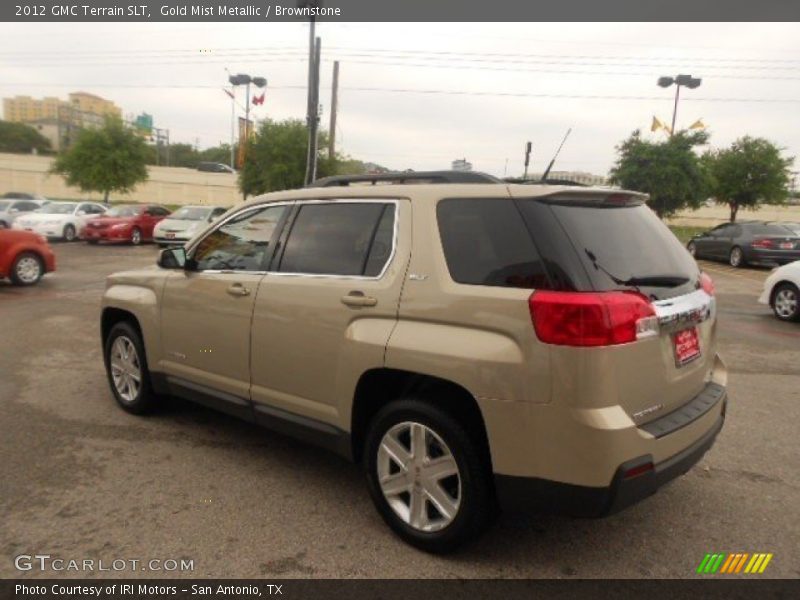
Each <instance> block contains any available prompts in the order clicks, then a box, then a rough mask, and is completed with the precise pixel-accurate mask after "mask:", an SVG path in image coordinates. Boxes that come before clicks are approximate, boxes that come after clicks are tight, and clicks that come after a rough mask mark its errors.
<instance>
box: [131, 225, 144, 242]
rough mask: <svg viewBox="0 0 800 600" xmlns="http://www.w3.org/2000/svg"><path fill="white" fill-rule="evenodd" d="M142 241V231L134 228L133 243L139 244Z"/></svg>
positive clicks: (132, 233)
mask: <svg viewBox="0 0 800 600" xmlns="http://www.w3.org/2000/svg"><path fill="white" fill-rule="evenodd" d="M141 241H142V232H141V231H139V230H138V229H134V230H133V231H132V232H131V243H132V244H133V245H138V244H139V243H140V242H141Z"/></svg>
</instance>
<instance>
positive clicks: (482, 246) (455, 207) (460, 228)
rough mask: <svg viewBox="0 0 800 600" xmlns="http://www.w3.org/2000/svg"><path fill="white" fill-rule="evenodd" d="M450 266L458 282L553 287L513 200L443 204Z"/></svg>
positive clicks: (444, 244)
mask: <svg viewBox="0 0 800 600" xmlns="http://www.w3.org/2000/svg"><path fill="white" fill-rule="evenodd" d="M436 213H437V217H438V221H439V233H440V235H441V238H442V247H443V248H444V255H445V259H446V260H447V268H448V269H449V270H450V276H451V277H452V278H453V280H454V281H457V282H458V283H468V284H474V285H491V286H501V287H519V288H538V289H542V288H549V287H550V282H549V279H548V277H547V275H546V272H545V268H544V265H543V264H542V261H541V258H540V257H539V253H538V252H537V250H536V247H535V246H534V243H533V240H532V239H531V235H530V233H529V231H528V228H527V227H526V226H525V223H524V222H523V220H522V217H521V215H520V213H519V211H518V210H517V208H516V206H515V205H514V202H513V200H510V199H508V200H506V199H492V200H489V199H485V200H484V199H469V200H456V199H453V200H443V201H441V202H439V205H438V207H437V210H436Z"/></svg>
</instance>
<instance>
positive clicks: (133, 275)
mask: <svg viewBox="0 0 800 600" xmlns="http://www.w3.org/2000/svg"><path fill="white" fill-rule="evenodd" d="M360 179H364V178H351V179H342V178H339V179H334V180H328V181H323V182H322V183H319V184H318V185H316V186H313V187H308V188H304V189H300V190H294V191H287V192H279V193H272V194H267V195H265V196H260V197H258V198H256V199H254V200H251V201H249V202H246V203H244V204H242V205H240V206H237V207H235V208H233V209H231V210H230V211H228V212H227V213H226V214H225V215H224V216H223V217H221V218H220V219H219V220H218V221H216V222H214V223H213V224H211V225H209V226H208V227H207V228H206V229H205V230H204V231H203V232H201V233H199V234H197V235H196V236H195V237H194V238H193V239H192V240H191V241H189V242H188V243H187V244H186V246H185V247H179V248H169V249H166V250H163V251H162V252H161V254H160V256H159V260H158V266H157V267H155V266H154V267H152V268H148V269H143V270H140V271H131V272H125V273H118V274H114V275H112V276H110V277H109V278H108V282H107V288H106V291H105V295H104V299H103V306H102V338H103V347H104V357H105V364H106V368H107V371H108V380H109V383H110V385H111V390H112V391H113V394H114V396H115V398H116V400H117V402H118V403H119V404H120V405H121V406H122V407H123V408H124V409H125V410H127V411H129V412H131V413H135V414H139V413H144V412H146V411H148V410H150V409H152V408H154V406H155V405H156V404H157V403H158V398H159V396H160V395H167V394H172V395H177V396H181V397H185V398H189V399H192V400H195V401H198V402H201V403H203V404H206V405H209V406H213V407H216V408H219V409H221V410H223V411H225V412H228V413H232V414H234V415H238V416H240V417H242V418H245V419H248V420H250V421H254V422H256V423H260V424H263V425H265V426H267V427H269V428H272V429H275V430H278V431H281V432H284V433H288V434H291V435H294V436H297V437H300V438H302V439H304V440H307V441H311V442H314V443H318V444H321V445H323V446H326V447H328V448H330V449H332V450H334V451H336V452H338V453H340V454H342V455H344V456H346V457H348V458H350V459H352V460H354V461H357V462H359V463H361V464H363V466H364V469H365V472H366V479H367V483H368V486H369V491H370V493H371V496H372V499H373V500H374V502H375V506H376V507H377V509H378V511H379V512H380V514H381V516H382V517H383V519H384V520H385V521H386V523H387V524H388V525H389V526H390V527H391V528H392V529H393V530H394V531H395V532H396V533H397V534H398V535H399V536H400V537H402V538H403V539H404V540H406V541H407V542H409V543H411V544H413V545H415V546H417V547H419V548H422V549H424V550H428V551H433V552H445V551H447V550H450V549H453V548H455V547H456V546H458V545H459V544H461V543H463V542H464V541H466V540H468V539H470V538H472V537H475V536H476V535H477V534H478V533H479V532H480V531H481V530H482V529H483V528H484V527H485V526H486V525H487V524H488V523H489V522H490V521H491V518H492V516H493V515H494V514H495V509H496V508H497V507H500V508H505V509H515V510H518V509H525V510H532V511H556V512H560V513H567V514H573V515H583V516H600V515H605V514H609V513H613V512H615V511H618V510H620V509H622V508H624V507H626V506H628V505H630V504H632V503H634V502H636V501H638V500H641V499H643V498H645V497H647V496H648V495H650V494H652V493H653V492H655V491H656V489H657V488H658V487H660V486H661V485H663V484H665V483H666V482H668V481H670V480H671V479H673V478H675V477H677V476H679V475H681V474H682V473H684V472H686V471H687V470H688V469H689V468H690V467H691V466H692V465H693V464H695V463H696V462H697V461H698V460H699V459H700V458H701V457H702V455H703V454H704V453H705V452H706V450H708V449H709V448H710V447H711V445H712V444H713V442H714V439H715V438H716V436H717V434H718V433H719V431H720V429H721V428H722V425H723V421H724V417H725V407H726V402H727V399H726V390H725V384H726V378H727V375H726V370H725V366H724V365H723V363H722V361H721V360H720V358H719V356H718V355H717V351H716V342H715V339H716V305H715V298H714V287H713V284H712V282H711V280H710V279H709V278H708V277H707V276H706V275H705V274H703V273H701V272H700V271H699V270H698V267H697V264H696V263H695V261H694V260H693V259H692V257H691V256H690V255H689V253H688V252H687V251H686V249H685V248H684V247H683V246H682V245H681V244H680V243H679V242H678V240H677V239H676V238H675V237H674V236H673V235H672V233H671V232H670V231H669V229H668V228H667V227H666V226H665V225H664V224H663V223H662V222H661V221H660V220H659V219H658V218H657V217H656V216H655V214H654V213H653V212H652V211H651V210H650V209H649V208H648V207H647V206H646V205H645V203H644V201H645V197H644V196H642V195H641V194H638V193H634V192H626V191H621V190H611V189H598V188H582V187H568V186H551V185H522V184H520V185H508V184H504V183H502V182H500V181H499V180H495V179H493V178H490V177H489V176H480V175H478V174H470V175H464V174H461V175H458V174H452V177H451V176H449V175H448V174H446V173H445V174H440V175H436V176H430V177H427V178H425V177H422V176H412V175H406V174H404V175H402V176H395V177H394V178H392V176H384V177H373V178H372V179H379V180H381V179H383V180H385V181H372V183H373V184H374V183H383V184H384V185H356V184H357V183H360V181H359V180H360ZM452 180H456V181H462V183H452Z"/></svg>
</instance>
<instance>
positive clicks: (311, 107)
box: [300, 3, 317, 185]
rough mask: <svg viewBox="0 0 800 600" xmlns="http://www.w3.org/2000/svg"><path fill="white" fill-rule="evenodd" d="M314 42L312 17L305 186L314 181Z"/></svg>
mask: <svg viewBox="0 0 800 600" xmlns="http://www.w3.org/2000/svg"><path fill="white" fill-rule="evenodd" d="M300 4H304V3H300ZM309 4H311V3H309ZM315 40H316V20H315V19H314V17H313V16H312V17H310V18H309V20H308V99H307V104H306V127H307V128H308V144H307V148H306V177H305V183H306V185H308V184H309V183H311V182H312V181H314V178H313V176H312V166H311V163H312V162H314V160H313V156H314V154H313V147H314V135H315V129H316V128H315V127H314V125H313V123H315V122H316V120H317V107H316V105H315V104H314V72H315V63H316V58H315V57H316V42H315Z"/></svg>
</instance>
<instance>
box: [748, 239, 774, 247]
mask: <svg viewBox="0 0 800 600" xmlns="http://www.w3.org/2000/svg"><path fill="white" fill-rule="evenodd" d="M750 245H751V246H752V247H753V248H764V249H768V248H774V247H775V242H773V241H772V240H770V239H768V238H765V239H757V240H753V241H752V242H751V244H750Z"/></svg>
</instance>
